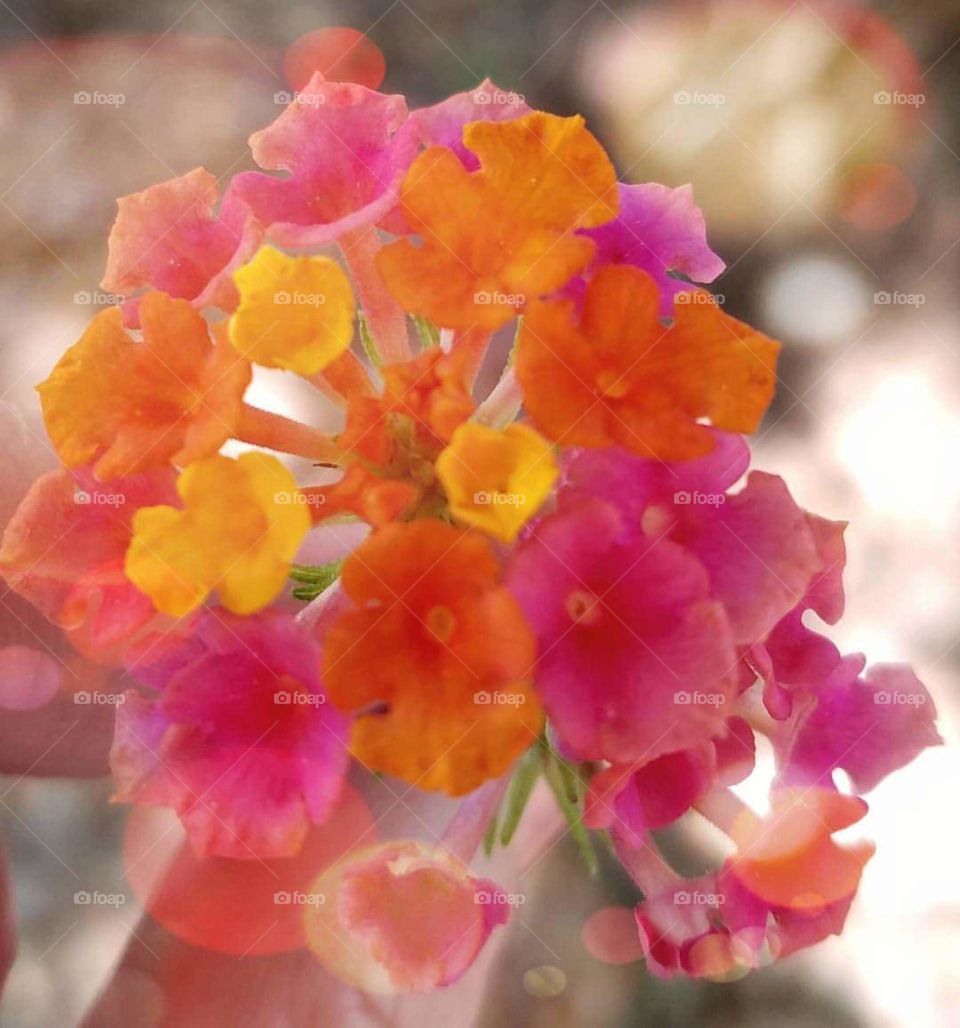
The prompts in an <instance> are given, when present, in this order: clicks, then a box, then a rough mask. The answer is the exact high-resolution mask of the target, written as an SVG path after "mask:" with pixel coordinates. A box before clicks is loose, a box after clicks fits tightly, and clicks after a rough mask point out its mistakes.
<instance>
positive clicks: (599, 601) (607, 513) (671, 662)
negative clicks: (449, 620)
mask: <svg viewBox="0 0 960 1028" xmlns="http://www.w3.org/2000/svg"><path fill="white" fill-rule="evenodd" d="M506 581H507V584H508V586H509V587H510V588H511V589H512V590H513V592H514V593H515V595H516V596H517V598H518V599H519V601H520V605H521V607H522V608H523V611H524V614H525V615H526V617H527V620H528V622H529V623H530V625H531V627H532V628H533V630H534V633H535V635H536V636H537V639H538V643H539V658H538V661H537V665H536V669H535V671H534V679H535V683H536V685H537V687H538V689H539V691H540V694H541V697H542V698H543V702H544V705H545V707H546V709H547V712H548V714H549V715H550V717H551V719H552V722H553V725H554V727H555V728H556V730H557V732H558V734H559V736H560V738H561V742H562V745H563V747H564V750H565V751H568V752H570V753H571V754H573V755H575V756H576V757H578V758H579V759H584V760H599V759H602V760H609V761H611V762H612V763H620V764H627V763H631V762H633V761H642V760H650V759H652V758H654V757H656V756H659V755H660V754H663V753H670V752H671V751H674V750H680V749H687V748H689V747H692V746H696V745H699V744H701V743H704V742H706V741H707V740H709V739H710V738H712V737H713V736H716V735H719V734H721V733H722V730H723V723H724V719H725V717H726V711H725V706H726V704H727V702H728V701H729V700H731V699H732V697H733V694H734V692H735V689H736V680H735V675H734V669H735V665H736V657H735V653H734V649H733V643H732V639H731V635H730V627H729V624H728V621H727V617H726V615H725V614H724V611H723V608H722V606H721V605H720V604H719V603H716V602H714V601H712V600H711V599H710V597H709V582H708V579H707V575H706V572H705V571H704V569H703V567H702V566H701V565H700V563H699V562H698V561H697V560H696V559H695V558H694V557H692V556H690V555H689V554H688V553H686V552H685V551H684V550H683V549H682V548H681V547H680V546H678V545H676V544H675V543H673V542H670V541H669V540H667V539H664V538H650V537H647V536H644V535H643V534H641V533H639V532H638V531H636V530H635V529H630V528H629V526H628V524H627V521H626V519H625V517H624V516H623V515H622V514H621V513H620V512H619V511H618V510H617V509H616V508H614V507H613V506H611V505H610V504H607V503H603V502H600V501H589V502H584V503H581V504H577V505H571V506H570V507H569V508H567V509H563V510H561V511H559V512H557V513H555V514H551V515H549V516H547V517H545V518H544V519H543V520H541V521H540V522H539V524H538V525H537V527H536V529H535V531H534V532H533V534H532V535H531V536H530V537H528V538H527V539H526V540H525V541H523V542H522V543H520V545H519V546H518V547H517V548H516V550H515V552H514V554H513V557H512V559H511V560H510V562H509V565H508V570H507V575H506Z"/></svg>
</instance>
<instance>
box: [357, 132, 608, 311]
mask: <svg viewBox="0 0 960 1028" xmlns="http://www.w3.org/2000/svg"><path fill="white" fill-rule="evenodd" d="M463 141H464V143H465V144H466V146H467V148H468V149H470V150H472V151H473V153H474V154H476V156H477V157H478V158H479V159H480V165H481V167H480V170H479V171H475V172H469V171H467V169H466V168H465V167H464V166H463V164H462V163H461V161H460V158H459V157H458V156H457V155H456V154H455V153H454V151H453V150H447V149H445V148H443V147H433V148H431V149H429V150H425V151H424V152H423V153H422V154H421V155H420V156H419V157H418V158H417V160H416V161H414V162H413V164H412V165H411V167H410V170H409V172H408V173H407V177H406V178H405V179H404V182H403V186H402V189H401V194H400V198H401V205H402V208H403V211H404V213H405V214H406V216H407V220H408V221H409V223H410V225H411V226H412V228H413V231H414V232H415V233H417V234H418V235H420V236H422V237H423V245H422V246H421V247H415V246H414V245H413V244H412V243H411V242H410V240H408V239H401V240H398V241H397V242H395V243H392V244H391V245H389V246H387V247H385V248H384V249H383V250H382V251H381V253H380V254H379V255H378V258H377V267H378V268H379V270H380V274H381V275H382V277H383V279H384V281H385V282H386V283H387V287H388V288H389V289H390V291H391V292H392V293H393V295H394V296H395V297H396V298H397V300H399V302H400V304H401V305H402V306H403V307H404V308H405V309H406V310H408V311H412V312H413V313H415V314H420V315H423V316H424V317H426V318H429V319H430V320H431V321H433V322H434V323H435V324H437V325H442V326H444V327H447V328H459V329H469V328H479V329H483V330H487V331H492V330H494V329H497V328H499V327H500V326H501V325H504V324H506V323H507V322H508V321H509V320H510V319H511V318H513V317H514V316H515V315H516V313H517V311H518V310H519V309H521V308H522V307H523V306H524V304H525V302H526V300H527V299H528V298H530V299H532V298H534V297H537V296H542V295H544V294H546V293H551V292H553V291H554V290H556V289H559V288H560V287H561V286H562V285H564V283H566V282H567V281H568V280H569V279H570V278H571V277H572V276H573V275H574V274H576V272H578V271H579V270H580V269H581V268H583V267H584V266H585V265H586V264H587V263H588V262H589V261H590V258H591V257H592V256H593V252H594V244H593V243H592V242H591V241H590V240H588V239H586V238H585V237H583V236H578V235H574V234H573V232H574V230H575V229H578V228H591V227H594V226H597V225H602V224H603V223H604V222H606V221H609V220H610V219H611V218H613V217H614V216H615V215H616V213H617V204H618V199H617V189H616V173H615V172H614V169H613V165H612V164H611V163H610V159H609V158H608V157H607V155H606V153H604V151H603V148H602V147H601V146H600V144H599V143H598V142H597V141H596V139H595V138H594V137H593V136H592V135H591V134H590V133H589V132H588V131H587V130H586V128H585V127H584V123H583V118H581V117H573V118H558V117H556V116H555V115H552V114H543V113H540V112H534V113H533V114H528V115H526V116H525V117H522V118H516V119H514V120H513V121H501V122H492V121H480V122H473V123H472V124H470V125H467V126H466V128H465V129H464V131H463Z"/></svg>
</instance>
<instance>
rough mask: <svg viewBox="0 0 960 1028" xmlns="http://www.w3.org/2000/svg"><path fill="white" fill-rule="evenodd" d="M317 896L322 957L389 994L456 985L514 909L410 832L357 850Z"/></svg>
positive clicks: (309, 912) (313, 906)
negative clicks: (409, 835) (409, 838)
mask: <svg viewBox="0 0 960 1028" xmlns="http://www.w3.org/2000/svg"><path fill="white" fill-rule="evenodd" d="M308 899H312V900H315V901H314V902H308V903H307V906H306V926H307V939H308V943H309V946H310V949H311V951H312V952H313V954H314V956H316V957H317V959H318V960H320V962H321V963H322V964H323V965H324V966H325V967H326V968H327V970H328V971H331V972H332V973H333V974H335V975H336V976H337V977H338V978H340V979H341V981H344V982H346V983H347V984H348V985H351V986H353V987H354V988H362V989H364V990H366V991H368V992H379V993H395V992H425V991H427V990H429V989H433V988H436V987H438V986H442V985H452V984H453V983H454V982H455V981H457V979H459V978H460V977H461V976H462V975H463V974H464V973H465V972H466V971H467V970H468V968H469V967H470V966H471V965H472V964H473V961H474V960H475V959H476V957H477V954H478V953H479V952H480V949H481V948H482V947H483V945H484V943H485V942H486V941H487V938H488V937H489V935H490V933H491V932H492V931H493V929H494V928H496V927H497V925H500V924H503V923H504V922H505V921H506V920H507V917H508V915H509V911H510V908H509V905H508V901H509V897H508V896H507V894H506V893H504V892H503V890H502V889H500V888H499V887H498V886H497V885H495V884H494V883H493V882H491V881H488V880H486V879H482V878H476V877H474V876H473V875H471V874H470V871H469V869H468V868H467V867H466V866H465V865H464V864H463V863H462V862H461V861H460V860H458V859H457V858H456V857H455V856H453V855H452V854H450V853H448V852H447V851H446V850H444V849H443V848H442V847H427V846H424V845H423V844H421V843H417V842H412V841H411V842H407V841H402V840H401V841H395V842H386V843H382V844H380V845H378V846H372V847H370V848H368V849H365V850H361V851H360V852H358V853H353V854H351V855H349V856H348V857H347V858H346V859H345V860H343V861H340V862H338V863H337V864H335V865H334V866H333V867H332V868H331V869H330V870H329V871H328V872H325V873H324V874H323V875H321V876H320V878H319V879H318V880H317V881H316V882H315V883H314V886H313V888H312V890H311V892H310V894H309V895H308ZM414 925H415V926H416V928H415V929H413V927H412V926H414Z"/></svg>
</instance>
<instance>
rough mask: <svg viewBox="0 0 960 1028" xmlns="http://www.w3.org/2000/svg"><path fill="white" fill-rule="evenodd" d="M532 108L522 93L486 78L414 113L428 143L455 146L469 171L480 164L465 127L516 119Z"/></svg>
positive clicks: (413, 118) (422, 134)
mask: <svg viewBox="0 0 960 1028" xmlns="http://www.w3.org/2000/svg"><path fill="white" fill-rule="evenodd" d="M529 113H530V108H529V107H528V106H527V105H526V103H525V102H524V100H523V97H522V96H519V95H518V94H517V93H510V92H507V91H505V90H503V89H500V88H499V87H498V86H495V85H494V84H493V83H492V82H491V81H490V79H484V80H483V82H481V83H480V85H479V86H477V87H476V89H468V90H466V91H465V92H463V93H455V94H454V95H453V96H451V97H448V98H447V99H446V100H442V101H441V102H440V103H438V104H433V105H432V106H431V107H421V108H420V110H417V111H414V112H413V113H412V114H411V115H410V121H411V122H413V123H414V124H415V125H416V126H417V129H418V131H419V134H420V138H421V140H422V141H423V143H424V144H425V145H426V146H445V147H446V148H447V149H448V150H453V151H454V152H455V153H456V155H457V156H458V157H459V158H460V160H461V161H463V164H464V167H465V168H466V169H467V170H468V171H476V170H477V169H478V168H479V167H480V161H479V160H478V159H477V156H476V155H475V154H474V153H473V152H472V151H470V150H468V149H467V148H466V147H465V146H464V145H463V127H464V125H468V124H469V123H470V122H472V121H512V120H513V119H514V118H520V117H522V116H523V115H524V114H529Z"/></svg>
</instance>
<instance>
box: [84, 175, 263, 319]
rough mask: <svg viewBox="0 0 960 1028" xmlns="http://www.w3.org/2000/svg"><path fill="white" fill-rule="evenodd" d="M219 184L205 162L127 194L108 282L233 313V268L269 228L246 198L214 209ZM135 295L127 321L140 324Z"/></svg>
mask: <svg viewBox="0 0 960 1028" xmlns="http://www.w3.org/2000/svg"><path fill="white" fill-rule="evenodd" d="M218 194H219V188H218V186H217V180H216V178H215V177H214V176H213V175H211V174H210V172H209V171H206V170H205V169H204V168H194V169H193V171H190V172H187V174H186V175H181V176H180V177H179V178H173V179H170V180H168V181H167V182H159V183H157V184H156V185H153V186H150V187H149V188H147V189H144V190H143V191H142V192H140V193H132V194H131V195H130V196H122V197H120V199H119V200H118V201H117V208H118V210H117V219H116V221H115V222H114V223H113V228H112V229H111V231H110V242H109V247H110V250H109V256H108V257H107V267H106V271H105V272H104V276H103V282H102V285H103V288H104V289H109V290H110V291H111V292H115V293H120V294H122V295H129V294H130V293H134V292H136V291H138V290H140V289H145V288H146V289H156V290H159V291H160V292H164V293H167V294H168V295H170V296H174V297H179V298H182V299H184V300H189V301H190V302H191V303H192V304H193V305H194V306H195V307H197V308H198V309H199V308H202V307H219V308H220V309H221V310H224V311H232V310H233V308H234V307H235V306H236V303H237V291H236V287H235V286H234V284H233V278H232V275H233V272H234V271H235V270H236V269H237V268H238V267H239V266H240V265H241V264H243V263H244V262H245V261H246V260H247V259H248V258H249V257H250V256H251V255H252V254H253V252H254V250H256V248H257V246H258V245H259V243H260V240H261V238H262V236H263V232H262V229H261V228H260V226H259V225H258V224H257V223H256V221H255V220H254V219H253V218H252V217H251V215H250V212H249V210H247V209H246V208H245V207H244V206H243V205H242V204H238V203H234V204H232V205H230V206H227V205H224V210H223V213H222V216H220V217H218V216H216V215H215V214H214V213H213V208H214V205H215V204H216V202H217V196H218ZM138 305H139V302H138V300H137V299H136V298H134V299H132V300H128V301H127V303H125V304H124V318H125V320H126V321H127V323H128V324H130V325H133V326H136V325H137V324H138V323H139V316H138V313H137V308H138Z"/></svg>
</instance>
